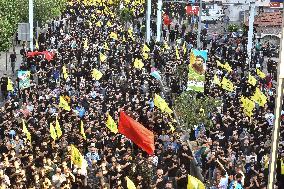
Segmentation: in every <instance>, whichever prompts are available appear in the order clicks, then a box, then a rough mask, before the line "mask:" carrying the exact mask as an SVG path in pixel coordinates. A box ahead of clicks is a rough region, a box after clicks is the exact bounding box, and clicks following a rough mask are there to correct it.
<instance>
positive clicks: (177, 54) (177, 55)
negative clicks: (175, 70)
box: [176, 47, 180, 60]
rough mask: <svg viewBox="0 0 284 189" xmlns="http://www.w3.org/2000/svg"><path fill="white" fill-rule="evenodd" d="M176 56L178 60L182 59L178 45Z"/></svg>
mask: <svg viewBox="0 0 284 189" xmlns="http://www.w3.org/2000/svg"><path fill="white" fill-rule="evenodd" d="M176 57H177V59H178V60H180V56H179V52H178V48H177V47H176Z"/></svg>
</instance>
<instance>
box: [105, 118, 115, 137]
mask: <svg viewBox="0 0 284 189" xmlns="http://www.w3.org/2000/svg"><path fill="white" fill-rule="evenodd" d="M106 126H107V128H109V130H110V131H111V132H113V133H115V134H116V133H117V132H118V129H117V125H116V123H115V122H114V120H113V119H112V117H111V116H110V115H109V114H107V121H106Z"/></svg>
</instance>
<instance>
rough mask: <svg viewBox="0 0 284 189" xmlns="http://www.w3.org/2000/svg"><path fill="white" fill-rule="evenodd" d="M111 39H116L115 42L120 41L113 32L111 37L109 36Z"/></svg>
mask: <svg viewBox="0 0 284 189" xmlns="http://www.w3.org/2000/svg"><path fill="white" fill-rule="evenodd" d="M109 37H110V38H112V39H115V40H117V39H118V37H117V34H116V33H114V32H111V33H110V35H109Z"/></svg>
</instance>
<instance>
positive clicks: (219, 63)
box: [216, 60, 224, 68]
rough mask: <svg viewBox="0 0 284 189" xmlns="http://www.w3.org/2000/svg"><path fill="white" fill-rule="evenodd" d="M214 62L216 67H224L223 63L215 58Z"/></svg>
mask: <svg viewBox="0 0 284 189" xmlns="http://www.w3.org/2000/svg"><path fill="white" fill-rule="evenodd" d="M216 62H217V66H218V67H221V68H224V64H222V63H221V62H220V61H219V60H216Z"/></svg>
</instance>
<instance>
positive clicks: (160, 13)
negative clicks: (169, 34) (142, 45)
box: [156, 0, 163, 42]
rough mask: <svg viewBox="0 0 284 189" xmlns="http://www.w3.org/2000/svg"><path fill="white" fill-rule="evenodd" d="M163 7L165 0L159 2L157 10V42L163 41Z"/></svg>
mask: <svg viewBox="0 0 284 189" xmlns="http://www.w3.org/2000/svg"><path fill="white" fill-rule="evenodd" d="M162 6H163V0H158V10H157V39H156V41H157V42H160V41H161V26H162Z"/></svg>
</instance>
